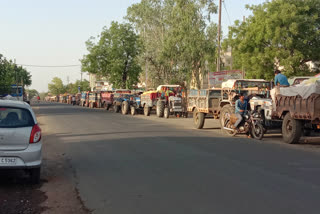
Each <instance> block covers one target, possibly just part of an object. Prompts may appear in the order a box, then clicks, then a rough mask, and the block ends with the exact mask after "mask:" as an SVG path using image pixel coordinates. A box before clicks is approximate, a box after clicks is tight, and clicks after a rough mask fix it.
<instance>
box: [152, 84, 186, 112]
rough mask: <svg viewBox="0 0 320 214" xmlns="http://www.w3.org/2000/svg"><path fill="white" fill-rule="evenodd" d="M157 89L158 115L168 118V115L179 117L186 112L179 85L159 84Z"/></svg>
mask: <svg viewBox="0 0 320 214" xmlns="http://www.w3.org/2000/svg"><path fill="white" fill-rule="evenodd" d="M157 91H158V92H159V94H158V95H159V96H158V98H157V107H156V114H157V116H158V117H165V118H169V115H176V116H177V117H181V116H184V115H185V114H186V113H187V109H186V103H184V102H183V101H184V100H183V99H182V91H183V89H182V87H181V86H180V85H160V86H159V87H158V88H157Z"/></svg>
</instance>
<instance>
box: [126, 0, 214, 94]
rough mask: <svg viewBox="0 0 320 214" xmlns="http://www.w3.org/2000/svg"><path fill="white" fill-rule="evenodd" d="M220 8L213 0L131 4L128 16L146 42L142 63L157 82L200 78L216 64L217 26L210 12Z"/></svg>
mask: <svg viewBox="0 0 320 214" xmlns="http://www.w3.org/2000/svg"><path fill="white" fill-rule="evenodd" d="M216 10H217V7H216V5H215V4H214V2H213V0H142V1H141V2H140V3H137V4H134V5H132V6H131V7H130V8H128V11H127V17H126V18H127V19H128V20H129V21H130V22H131V23H132V24H133V25H134V26H135V28H136V30H137V31H138V32H139V33H140V36H141V38H142V41H143V45H144V52H143V53H142V54H141V55H140V63H141V64H142V66H143V67H144V68H146V66H148V71H149V72H148V75H149V76H150V79H152V81H153V82H152V83H153V86H156V85H158V84H162V83H177V82H178V83H180V82H182V81H184V80H186V79H189V80H190V79H191V76H192V77H193V78H192V79H193V80H195V82H194V87H197V88H200V79H199V77H201V76H202V75H203V73H204V71H205V69H206V66H207V65H206V62H207V63H208V64H209V66H208V67H209V68H214V67H215V66H213V65H214V64H215V51H216V35H217V26H216V25H215V24H214V23H211V22H210V15H211V14H213V13H215V12H216Z"/></svg>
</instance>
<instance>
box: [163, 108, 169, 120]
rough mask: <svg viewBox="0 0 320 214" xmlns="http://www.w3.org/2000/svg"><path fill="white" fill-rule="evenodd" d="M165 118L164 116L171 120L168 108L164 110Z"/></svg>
mask: <svg viewBox="0 0 320 214" xmlns="http://www.w3.org/2000/svg"><path fill="white" fill-rule="evenodd" d="M163 116H164V118H169V116H170V110H169V108H168V107H165V108H164V112H163Z"/></svg>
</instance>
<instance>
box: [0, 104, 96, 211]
mask: <svg viewBox="0 0 320 214" xmlns="http://www.w3.org/2000/svg"><path fill="white" fill-rule="evenodd" d="M37 110H38V109H35V112H36V113H37ZM37 119H38V122H39V123H40V127H41V128H42V131H43V145H44V146H43V165H42V171H41V183H40V184H39V185H31V184H29V183H28V173H27V172H25V171H23V170H0V214H2V213H3V214H40V213H41V214H57V213H59V214H64V213H66V214H69V213H75V214H88V213H90V211H89V210H88V209H86V208H85V206H84V205H83V203H82V201H81V198H80V197H79V195H78V191H77V189H76V179H75V172H74V170H73V169H72V167H71V164H70V162H69V160H68V159H67V158H66V156H65V154H64V152H63V148H61V146H60V145H59V143H58V142H57V140H58V139H57V138H56V136H55V135H48V133H47V132H46V128H45V122H44V120H45V118H42V117H38V118H37Z"/></svg>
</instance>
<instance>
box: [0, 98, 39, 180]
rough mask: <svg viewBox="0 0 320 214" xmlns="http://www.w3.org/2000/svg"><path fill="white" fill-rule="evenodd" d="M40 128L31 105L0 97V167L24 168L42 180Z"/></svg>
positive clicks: (32, 176) (35, 177)
mask: <svg viewBox="0 0 320 214" xmlns="http://www.w3.org/2000/svg"><path fill="white" fill-rule="evenodd" d="M41 153H42V142H41V129H40V127H39V125H38V123H37V119H36V116H35V114H34V112H33V111H32V109H31V107H30V105H28V104H27V103H25V102H21V101H10V100H0V169H25V170H27V171H29V173H30V181H31V182H32V183H39V182H40V168H41V162H42V155H41Z"/></svg>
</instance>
